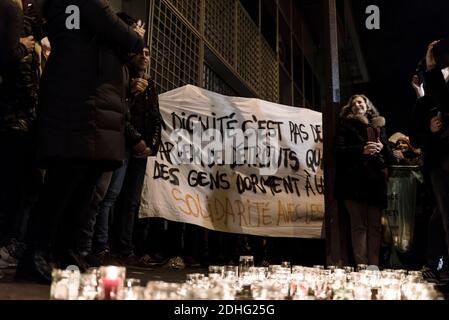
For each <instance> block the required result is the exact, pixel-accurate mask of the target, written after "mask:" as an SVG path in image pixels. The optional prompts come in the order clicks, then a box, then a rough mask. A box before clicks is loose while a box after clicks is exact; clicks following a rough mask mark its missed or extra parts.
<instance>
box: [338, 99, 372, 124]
mask: <svg viewBox="0 0 449 320" xmlns="http://www.w3.org/2000/svg"><path fill="white" fill-rule="evenodd" d="M359 97H360V98H362V99H363V100H365V103H366V109H367V110H366V117H367V118H368V119H369V120H371V119H372V118H374V117H378V116H379V111H378V110H377V109H376V107H375V106H374V104H373V103H372V102H371V101H370V99H368V97H367V96H365V95H364V94H355V95H353V96H352V97H351V98H349V101H348V103H347V104H346V105H345V106H343V108H341V111H340V117H341V118H347V117H348V116H349V115H350V114H351V113H352V103H353V102H354V100H355V99H356V98H359Z"/></svg>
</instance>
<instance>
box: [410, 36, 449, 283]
mask: <svg viewBox="0 0 449 320" xmlns="http://www.w3.org/2000/svg"><path fill="white" fill-rule="evenodd" d="M447 48H448V45H447V41H433V42H432V43H430V44H429V46H428V48H427V53H426V57H425V63H422V67H421V72H420V74H421V79H422V80H421V81H420V77H417V76H416V77H414V78H413V81H412V85H413V87H414V88H415V91H416V92H417V95H418V100H417V103H416V106H415V110H414V116H413V118H414V122H415V128H416V129H417V130H416V131H417V132H419V136H420V137H421V141H422V146H423V149H424V152H425V158H424V170H425V172H427V173H428V176H429V180H430V186H431V189H432V193H433V195H434V199H435V208H434V212H433V214H432V217H431V219H430V222H429V238H428V252H427V262H426V267H425V273H423V275H424V276H425V277H426V278H428V279H434V280H438V279H439V273H438V270H437V269H438V263H439V260H440V257H441V256H442V255H444V254H443V253H442V252H443V251H446V252H449V251H448V248H449V199H448V197H447V195H448V194H449V128H448V119H449V118H448V114H449V86H448V82H449V67H448V66H449V59H447V56H448V55H449V50H447ZM443 239H444V241H442V240H443ZM442 242H443V243H445V244H446V248H442V245H441V243H442Z"/></svg>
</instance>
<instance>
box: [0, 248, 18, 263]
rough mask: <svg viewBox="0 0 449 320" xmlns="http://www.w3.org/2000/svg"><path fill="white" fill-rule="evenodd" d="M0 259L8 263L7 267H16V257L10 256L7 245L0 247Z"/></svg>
mask: <svg viewBox="0 0 449 320" xmlns="http://www.w3.org/2000/svg"><path fill="white" fill-rule="evenodd" d="M0 259H2V260H3V261H4V262H6V263H7V264H8V267H17V259H16V258H14V257H12V256H11V254H10V253H9V251H8V249H7V247H3V248H0Z"/></svg>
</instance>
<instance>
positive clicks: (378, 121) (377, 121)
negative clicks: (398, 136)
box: [346, 113, 386, 128]
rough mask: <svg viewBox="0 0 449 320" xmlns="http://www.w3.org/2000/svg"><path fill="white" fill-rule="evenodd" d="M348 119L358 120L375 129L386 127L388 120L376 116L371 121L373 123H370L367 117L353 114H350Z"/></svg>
mask: <svg viewBox="0 0 449 320" xmlns="http://www.w3.org/2000/svg"><path fill="white" fill-rule="evenodd" d="M346 119H348V120H356V121H359V122H361V123H364V124H366V125H369V124H370V125H372V126H374V127H378V128H380V127H385V124H386V120H385V118H384V117H381V116H375V117H373V118H372V119H371V121H369V119H368V118H367V117H366V116H362V115H355V114H353V113H351V114H349V115H348V116H347V117H346Z"/></svg>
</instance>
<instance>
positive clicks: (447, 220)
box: [430, 166, 449, 253]
mask: <svg viewBox="0 0 449 320" xmlns="http://www.w3.org/2000/svg"><path fill="white" fill-rule="evenodd" d="M430 179H431V182H432V189H433V192H434V196H435V207H436V210H437V213H436V214H437V217H438V215H440V217H441V222H442V228H443V230H444V237H443V238H444V240H445V243H446V250H447V251H446V252H448V253H449V169H443V167H441V166H436V167H434V168H431V169H430ZM440 230H441V229H440Z"/></svg>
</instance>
